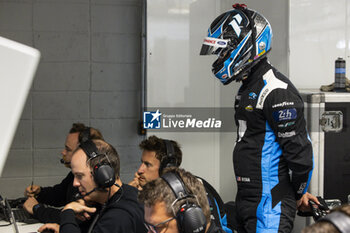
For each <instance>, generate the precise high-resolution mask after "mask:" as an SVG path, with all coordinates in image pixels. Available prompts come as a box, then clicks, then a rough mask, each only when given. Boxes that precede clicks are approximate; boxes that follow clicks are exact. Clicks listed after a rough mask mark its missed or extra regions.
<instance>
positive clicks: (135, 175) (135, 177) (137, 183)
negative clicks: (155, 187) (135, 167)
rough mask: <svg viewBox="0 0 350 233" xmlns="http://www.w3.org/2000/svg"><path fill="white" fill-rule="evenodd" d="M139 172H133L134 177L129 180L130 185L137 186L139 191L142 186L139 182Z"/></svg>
mask: <svg viewBox="0 0 350 233" xmlns="http://www.w3.org/2000/svg"><path fill="white" fill-rule="evenodd" d="M139 177H140V176H139V174H138V173H137V172H135V174H134V179H133V180H132V181H130V183H129V185H130V186H133V187H135V188H137V189H138V190H139V191H141V190H142V187H141V185H140V182H139Z"/></svg>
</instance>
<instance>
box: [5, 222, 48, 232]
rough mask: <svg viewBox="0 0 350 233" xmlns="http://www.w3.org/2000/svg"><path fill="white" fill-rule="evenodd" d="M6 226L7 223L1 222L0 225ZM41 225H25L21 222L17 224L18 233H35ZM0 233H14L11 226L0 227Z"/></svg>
mask: <svg viewBox="0 0 350 233" xmlns="http://www.w3.org/2000/svg"><path fill="white" fill-rule="evenodd" d="M5 224H8V222H6V221H3V220H1V221H0V225H5ZM42 225H43V223H35V224H27V223H23V222H17V226H18V230H19V232H20V233H30V232H37V230H38V229H39V227H41V226H42ZM0 232H1V233H14V232H15V231H14V229H13V225H12V224H11V225H8V226H2V227H0Z"/></svg>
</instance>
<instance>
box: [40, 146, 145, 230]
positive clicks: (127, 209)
mask: <svg viewBox="0 0 350 233" xmlns="http://www.w3.org/2000/svg"><path fill="white" fill-rule="evenodd" d="M71 167H72V172H73V174H74V182H73V185H74V187H77V188H78V189H79V192H80V194H81V199H79V200H78V201H73V202H71V203H68V204H67V205H66V206H65V207H64V208H63V210H62V212H61V221H60V226H59V232H61V233H66V232H68V233H74V232H80V231H81V230H82V231H84V230H86V229H80V227H79V225H78V224H77V221H76V218H75V217H76V216H78V217H79V218H80V219H90V215H91V214H93V213H95V216H94V217H93V218H92V219H93V221H92V224H91V225H90V227H89V229H90V230H89V232H100V233H102V232H106V233H107V232H118V233H122V232H124V233H143V232H146V228H145V226H144V221H143V209H142V207H141V205H140V204H139V203H138V201H137V193H138V190H137V189H136V188H134V187H131V186H129V185H127V184H122V181H121V179H120V175H119V173H120V161H119V155H118V153H117V151H116V150H115V149H114V147H113V146H111V145H110V144H108V143H107V142H105V141H102V140H93V141H91V140H88V141H86V142H84V143H82V144H81V145H80V148H79V149H78V150H76V152H74V154H73V157H72V161H71ZM56 227H57V226H56ZM47 228H48V229H52V230H55V227H52V225H51V224H47V225H44V226H43V227H42V228H41V229H40V230H44V229H47ZM56 231H57V229H56Z"/></svg>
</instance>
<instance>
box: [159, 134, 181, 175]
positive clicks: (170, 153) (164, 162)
mask: <svg viewBox="0 0 350 233" xmlns="http://www.w3.org/2000/svg"><path fill="white" fill-rule="evenodd" d="M163 142H164V145H165V149H166V151H165V152H166V153H165V156H163V157H162V159H161V161H160V165H159V174H162V172H163V170H164V168H167V167H178V165H177V164H178V163H177V159H176V157H175V148H174V145H173V143H172V142H171V141H170V140H167V139H163Z"/></svg>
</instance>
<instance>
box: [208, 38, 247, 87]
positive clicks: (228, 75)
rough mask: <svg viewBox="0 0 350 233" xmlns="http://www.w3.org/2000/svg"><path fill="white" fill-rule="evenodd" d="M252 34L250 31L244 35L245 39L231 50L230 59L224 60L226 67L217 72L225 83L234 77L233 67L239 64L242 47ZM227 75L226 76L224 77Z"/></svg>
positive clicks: (216, 75) (217, 76)
mask: <svg viewBox="0 0 350 233" xmlns="http://www.w3.org/2000/svg"><path fill="white" fill-rule="evenodd" d="M250 36H251V33H248V34H247V35H246V36H245V37H244V39H243V40H242V41H241V43H239V45H238V46H237V48H236V49H235V50H233V51H232V52H231V56H230V57H229V58H228V59H226V61H224V67H223V68H222V69H221V70H219V71H218V72H217V73H216V74H215V77H216V78H217V79H219V80H220V81H221V82H222V83H223V84H225V83H227V82H228V81H230V80H231V78H233V69H234V68H235V66H236V65H237V61H238V60H239V58H240V57H241V54H240V51H241V50H242V47H243V46H244V45H245V44H246V42H247V40H248V38H249V37H250ZM237 56H238V57H237ZM231 59H232V61H231ZM229 69H230V70H229ZM229 71H230V72H229ZM225 75H226V77H223V76H225Z"/></svg>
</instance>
